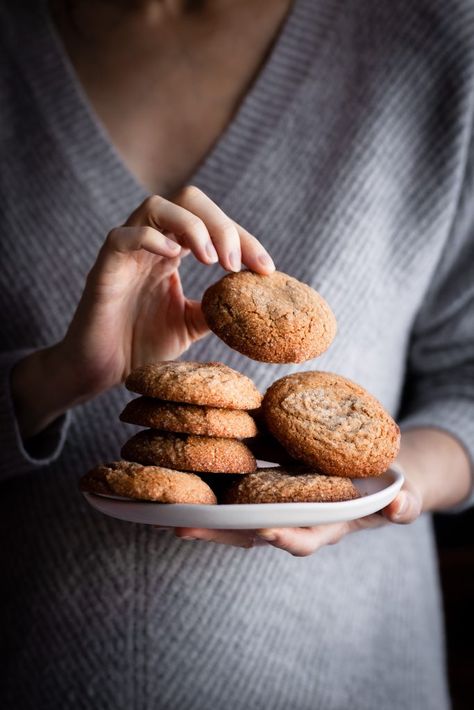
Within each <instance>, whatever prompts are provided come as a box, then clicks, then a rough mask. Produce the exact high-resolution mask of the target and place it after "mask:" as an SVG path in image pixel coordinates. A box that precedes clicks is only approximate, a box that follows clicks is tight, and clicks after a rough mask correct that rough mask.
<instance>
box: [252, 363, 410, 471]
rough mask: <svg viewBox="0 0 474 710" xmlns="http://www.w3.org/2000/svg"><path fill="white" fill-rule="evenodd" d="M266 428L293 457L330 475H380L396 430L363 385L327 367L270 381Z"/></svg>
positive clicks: (394, 447)
mask: <svg viewBox="0 0 474 710" xmlns="http://www.w3.org/2000/svg"><path fill="white" fill-rule="evenodd" d="M262 406H263V413H264V417H265V421H266V424H267V427H268V429H269V430H270V432H271V433H272V434H273V435H274V436H275V437H276V438H277V439H278V440H279V441H280V443H281V444H282V445H283V446H284V447H285V448H286V449H287V451H288V452H289V453H290V454H291V456H293V457H294V458H295V459H298V460H299V461H302V462H304V463H306V464H308V465H309V466H317V468H318V469H319V470H320V471H322V472H323V473H326V474H328V475H334V476H348V477H350V478H360V477H365V476H378V475H380V474H382V473H383V472H384V471H386V470H387V468H388V467H389V465H390V463H391V462H392V461H393V460H394V459H395V457H396V455H397V453H398V449H399V445H400V431H399V428H398V426H397V425H396V423H395V422H394V421H393V419H392V417H391V416H390V415H389V414H388V413H387V412H386V411H385V409H384V408H383V407H382V405H381V404H380V402H379V401H378V400H377V399H375V397H373V396H372V395H371V394H369V393H368V392H367V391H366V390H364V389H363V387H360V386H359V385H357V384H355V383H354V382H352V381H351V380H348V379H346V378H345V377H341V376H340V375H335V374H333V373H330V372H302V373H297V374H294V375H288V376H287V377H283V378H281V379H280V380H277V381H276V382H274V383H273V384H272V385H271V387H270V388H269V389H268V391H267V393H266V394H265V397H264V400H263V405H262Z"/></svg>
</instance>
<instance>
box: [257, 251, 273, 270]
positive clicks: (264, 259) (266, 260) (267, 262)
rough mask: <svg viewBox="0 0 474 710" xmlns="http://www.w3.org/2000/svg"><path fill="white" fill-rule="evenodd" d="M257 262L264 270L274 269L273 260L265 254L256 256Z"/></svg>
mask: <svg viewBox="0 0 474 710" xmlns="http://www.w3.org/2000/svg"><path fill="white" fill-rule="evenodd" d="M257 261H258V262H259V263H260V264H261V265H262V266H264V267H265V268H266V269H274V268H275V264H274V263H273V259H272V258H271V257H270V256H268V254H266V253H265V252H262V253H261V254H259V255H258V257H257Z"/></svg>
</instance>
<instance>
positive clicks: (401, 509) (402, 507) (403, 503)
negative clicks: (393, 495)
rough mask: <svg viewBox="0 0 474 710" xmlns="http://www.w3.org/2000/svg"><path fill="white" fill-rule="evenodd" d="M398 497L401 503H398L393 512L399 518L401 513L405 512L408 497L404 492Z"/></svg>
mask: <svg viewBox="0 0 474 710" xmlns="http://www.w3.org/2000/svg"><path fill="white" fill-rule="evenodd" d="M400 498H401V503H400V505H399V508H398V510H397V512H396V513H395V517H396V518H401V517H402V515H405V513H406V512H407V510H408V497H407V496H406V495H405V494H404V493H402V494H401V496H400Z"/></svg>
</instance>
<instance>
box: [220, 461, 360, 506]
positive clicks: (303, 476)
mask: <svg viewBox="0 0 474 710" xmlns="http://www.w3.org/2000/svg"><path fill="white" fill-rule="evenodd" d="M313 471H314V469H313ZM354 498H360V493H359V491H358V490H357V488H356V487H355V486H354V484H353V483H352V481H351V480H350V479H349V478H340V477H337V476H325V475H323V474H319V473H314V472H311V469H308V468H303V467H302V466H299V467H296V468H261V469H258V471H256V473H250V474H249V475H248V476H240V477H239V479H238V480H236V481H233V482H232V484H231V485H230V486H229V488H228V489H227V490H226V491H225V493H224V494H223V502H224V503H329V502H331V503H333V502H337V501H343V500H352V499H354Z"/></svg>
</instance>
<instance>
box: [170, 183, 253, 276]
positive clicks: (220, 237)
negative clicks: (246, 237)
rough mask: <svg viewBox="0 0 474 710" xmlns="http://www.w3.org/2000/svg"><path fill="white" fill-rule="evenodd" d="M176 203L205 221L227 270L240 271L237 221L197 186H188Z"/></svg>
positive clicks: (240, 261) (240, 257)
mask: <svg viewBox="0 0 474 710" xmlns="http://www.w3.org/2000/svg"><path fill="white" fill-rule="evenodd" d="M175 202H176V204H178V205H180V206H181V207H184V208H185V209H186V210H189V212H192V213H193V214H194V215H197V216H198V217H200V218H201V220H202V221H203V222H204V223H205V225H206V227H207V229H208V231H209V234H210V237H211V240H212V243H213V244H214V246H215V248H216V251H217V254H218V256H219V262H220V263H221V265H222V266H223V267H224V269H227V271H240V267H241V264H242V254H241V250H240V237H239V233H238V231H237V228H236V226H235V223H234V222H233V221H232V220H231V219H230V218H229V217H228V216H227V215H226V214H225V212H223V211H222V210H221V208H220V207H218V206H217V205H216V204H215V202H213V201H212V200H211V199H210V197H208V196H207V195H205V194H204V192H202V191H201V190H199V189H198V188H197V187H193V186H188V187H185V188H184V189H183V190H181V191H180V192H179V193H178V195H177V196H176V198H175Z"/></svg>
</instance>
